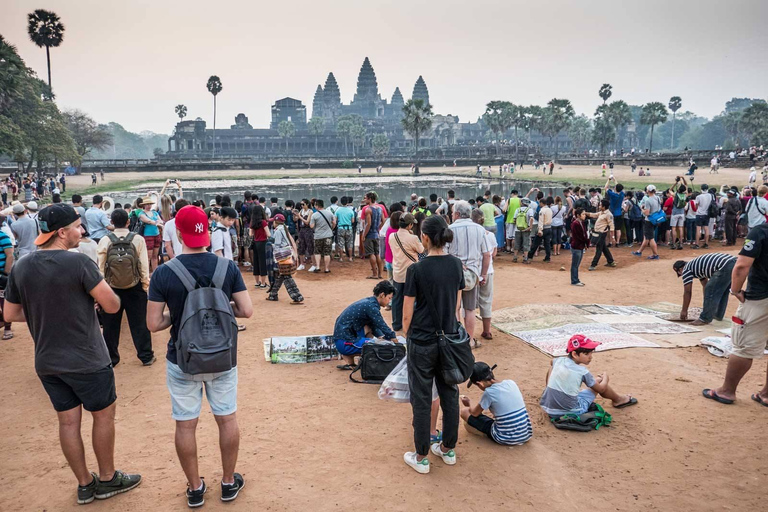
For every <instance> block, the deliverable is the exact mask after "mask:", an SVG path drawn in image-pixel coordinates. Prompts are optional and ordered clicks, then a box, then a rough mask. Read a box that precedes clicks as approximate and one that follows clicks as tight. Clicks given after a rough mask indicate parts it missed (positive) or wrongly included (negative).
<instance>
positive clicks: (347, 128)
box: [336, 114, 363, 154]
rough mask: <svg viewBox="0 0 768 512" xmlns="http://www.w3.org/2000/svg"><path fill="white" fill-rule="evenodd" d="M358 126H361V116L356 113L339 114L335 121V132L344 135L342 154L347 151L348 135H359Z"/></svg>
mask: <svg viewBox="0 0 768 512" xmlns="http://www.w3.org/2000/svg"><path fill="white" fill-rule="evenodd" d="M360 126H363V118H362V117H360V116H359V115H357V114H348V115H345V116H341V117H339V119H338V121H337V122H336V133H338V134H339V135H341V136H343V137H344V154H348V153H349V148H348V141H349V139H350V137H353V136H355V135H359V128H358V127H360ZM353 150H354V148H353Z"/></svg>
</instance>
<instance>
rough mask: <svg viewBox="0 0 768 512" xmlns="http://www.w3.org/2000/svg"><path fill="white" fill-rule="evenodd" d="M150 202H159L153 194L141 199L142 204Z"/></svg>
mask: <svg viewBox="0 0 768 512" xmlns="http://www.w3.org/2000/svg"><path fill="white" fill-rule="evenodd" d="M148 204H157V201H155V200H154V199H153V198H152V197H151V196H147V197H145V198H144V199H142V200H141V206H145V205H148Z"/></svg>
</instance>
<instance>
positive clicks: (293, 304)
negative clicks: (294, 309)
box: [289, 299, 304, 306]
mask: <svg viewBox="0 0 768 512" xmlns="http://www.w3.org/2000/svg"><path fill="white" fill-rule="evenodd" d="M289 304H290V305H291V306H301V305H303V304H304V299H302V300H294V301H291V302H290V303H289Z"/></svg>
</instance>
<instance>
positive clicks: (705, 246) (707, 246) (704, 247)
mask: <svg viewBox="0 0 768 512" xmlns="http://www.w3.org/2000/svg"><path fill="white" fill-rule="evenodd" d="M701 248H702V249H709V244H704V245H702V246H701Z"/></svg>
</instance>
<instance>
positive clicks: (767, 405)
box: [752, 393, 768, 407]
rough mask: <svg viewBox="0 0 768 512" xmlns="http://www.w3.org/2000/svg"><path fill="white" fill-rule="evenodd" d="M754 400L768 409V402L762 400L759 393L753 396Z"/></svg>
mask: <svg viewBox="0 0 768 512" xmlns="http://www.w3.org/2000/svg"><path fill="white" fill-rule="evenodd" d="M752 400H754V401H755V402H757V403H759V404H760V405H762V406H764V407H768V401H766V400H763V399H762V398H760V395H758V394H757V393H754V394H753V395H752Z"/></svg>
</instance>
